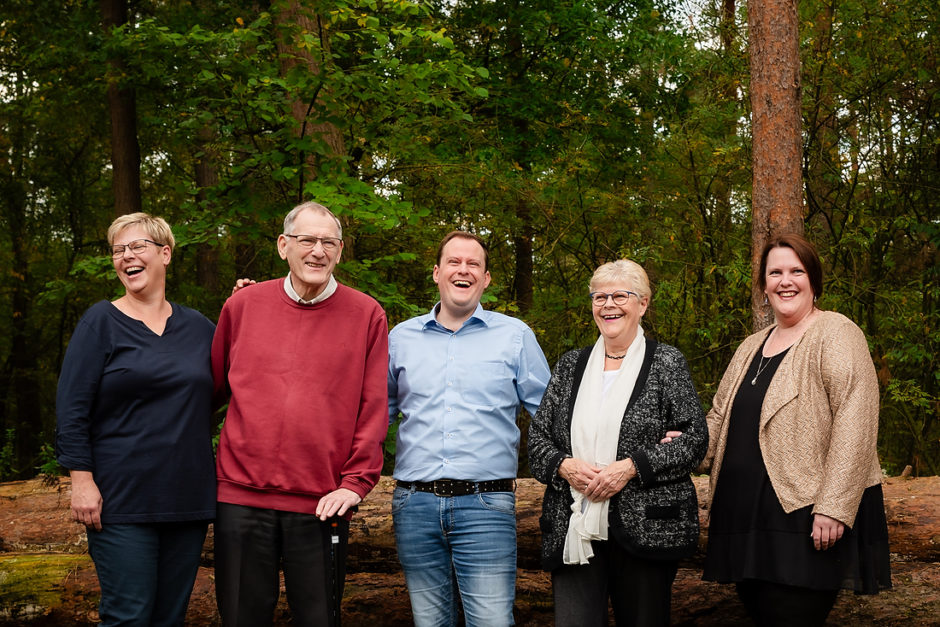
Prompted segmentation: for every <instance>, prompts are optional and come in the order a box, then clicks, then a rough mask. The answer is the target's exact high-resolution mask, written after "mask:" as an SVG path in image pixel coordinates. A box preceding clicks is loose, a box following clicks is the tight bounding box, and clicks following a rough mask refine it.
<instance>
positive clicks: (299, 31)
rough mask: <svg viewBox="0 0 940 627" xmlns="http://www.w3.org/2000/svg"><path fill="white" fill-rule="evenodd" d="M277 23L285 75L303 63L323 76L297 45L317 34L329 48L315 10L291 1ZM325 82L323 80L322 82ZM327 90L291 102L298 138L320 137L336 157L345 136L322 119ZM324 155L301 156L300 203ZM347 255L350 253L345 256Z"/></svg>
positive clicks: (297, 96)
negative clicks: (305, 185)
mask: <svg viewBox="0 0 940 627" xmlns="http://www.w3.org/2000/svg"><path fill="white" fill-rule="evenodd" d="M277 23H278V25H279V26H280V27H282V29H283V33H282V35H281V36H280V37H279V38H278V42H277V49H278V52H279V53H280V57H281V74H282V75H283V76H287V74H288V73H289V72H290V71H291V70H292V69H293V68H295V67H297V66H298V65H303V66H304V67H305V68H306V69H307V71H308V72H310V74H311V75H312V76H320V75H321V67H320V60H319V59H317V58H316V57H315V56H314V54H313V53H312V52H311V51H310V50H309V49H308V48H306V47H304V46H300V45H297V40H298V38H299V37H301V36H303V35H304V34H314V35H316V36H317V38H318V39H319V40H320V49H321V50H322V51H323V52H324V53H326V52H328V51H329V36H328V33H327V32H326V26H325V24H324V23H323V20H321V19H320V16H319V15H316V14H315V13H314V12H313V10H308V9H306V8H305V7H302V6H301V3H300V1H299V0H287V1H286V2H284V3H282V4H281V5H280V11H279V13H278V16H277ZM321 85H322V83H321ZM322 95H323V91H322V89H321V87H317V88H316V89H315V90H314V91H312V92H311V93H304V94H295V95H294V98H293V101H292V102H291V112H292V113H293V116H294V120H296V122H297V127H296V129H295V134H296V135H297V137H300V138H302V137H316V138H318V139H319V140H320V141H322V142H323V143H324V144H325V145H326V150H325V155H327V156H328V157H330V158H332V157H336V156H340V155H344V154H345V153H346V148H345V142H344V141H343V135H342V133H341V132H340V130H339V129H338V128H337V127H336V125H334V124H332V123H330V122H325V121H322V113H321V112H324V111H325V104H324V99H323V98H322ZM320 157H321V154H320V153H317V152H311V153H307V154H302V155H300V158H299V160H298V165H301V166H303V167H302V168H301V172H302V175H301V178H300V185H299V187H298V189H297V198H296V200H297V201H298V202H302V201H303V200H305V198H303V187H304V182H305V181H308V180H313V179H315V178H317V174H318V172H319V169H320V167H321V159H320ZM314 200H315V199H314ZM344 256H346V255H344Z"/></svg>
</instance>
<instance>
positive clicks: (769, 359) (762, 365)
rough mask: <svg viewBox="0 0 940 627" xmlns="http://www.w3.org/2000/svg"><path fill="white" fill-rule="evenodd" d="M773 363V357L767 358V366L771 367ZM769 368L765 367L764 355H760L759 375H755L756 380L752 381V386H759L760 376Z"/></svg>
mask: <svg viewBox="0 0 940 627" xmlns="http://www.w3.org/2000/svg"><path fill="white" fill-rule="evenodd" d="M771 361H773V357H768V358H767V366H769V365H770V362H771ZM767 366H765V365H764V353H761V355H760V363H758V364H757V374H755V375H754V378H753V379H751V385H757V377H759V376H760V373H762V372H763V371H764V370H766V369H767Z"/></svg>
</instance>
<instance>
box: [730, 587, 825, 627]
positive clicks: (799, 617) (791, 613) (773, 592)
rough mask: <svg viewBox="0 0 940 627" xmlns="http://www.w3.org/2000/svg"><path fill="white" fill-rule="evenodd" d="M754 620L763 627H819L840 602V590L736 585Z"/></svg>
mask: <svg viewBox="0 0 940 627" xmlns="http://www.w3.org/2000/svg"><path fill="white" fill-rule="evenodd" d="M736 587H737V590H738V596H739V597H740V598H741V602H742V603H744V607H745V609H746V610H747V613H748V615H749V616H750V617H751V620H753V621H754V624H755V625H759V626H760V627H791V626H792V625H798V626H799V627H819V626H821V625H824V624H825V623H826V617H827V616H829V612H830V611H832V606H833V605H835V603H836V597H837V596H838V595H839V591H838V590H812V589H810V588H801V587H799V586H787V585H784V584H781V583H773V582H770V581H757V580H753V579H748V580H745V581H742V582H740V583H738V584H737V585H736Z"/></svg>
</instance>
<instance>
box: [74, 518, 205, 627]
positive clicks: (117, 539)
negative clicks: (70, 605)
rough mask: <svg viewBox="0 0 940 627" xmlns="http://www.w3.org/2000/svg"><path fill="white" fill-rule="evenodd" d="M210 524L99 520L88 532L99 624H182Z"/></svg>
mask: <svg viewBox="0 0 940 627" xmlns="http://www.w3.org/2000/svg"><path fill="white" fill-rule="evenodd" d="M208 527H209V522H208V521H205V520H200V521H195V522H167V523H140V524H115V523H104V525H103V526H102V529H101V531H94V530H89V531H88V552H89V553H90V554H91V559H93V560H94V562H95V570H97V572H98V582H99V583H100V584H101V603H100V605H99V606H98V614H99V616H100V618H101V625H105V626H107V625H135V626H140V627H171V626H177V625H182V624H183V621H184V619H185V618H186V608H187V607H188V606H189V597H190V595H191V594H192V592H193V582H194V581H195V580H196V573H197V572H198V571H199V558H200V556H201V555H202V543H203V541H204V540H205V539H206V529H207V528H208Z"/></svg>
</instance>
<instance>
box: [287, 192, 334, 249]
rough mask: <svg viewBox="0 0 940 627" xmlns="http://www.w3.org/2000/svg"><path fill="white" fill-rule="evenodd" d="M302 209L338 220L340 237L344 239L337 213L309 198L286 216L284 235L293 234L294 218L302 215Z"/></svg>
mask: <svg viewBox="0 0 940 627" xmlns="http://www.w3.org/2000/svg"><path fill="white" fill-rule="evenodd" d="M302 211H313V212H314V213H318V214H320V215H323V216H329V217H331V218H333V220H335V221H336V228H337V230H338V231H339V238H340V239H343V225H342V223H340V221H339V218H337V217H336V214H335V213H333V212H332V211H330V210H329V209H327V208H326V207H324V206H323V205H321V204H320V203H318V202H313V201H312V200H308V201H307V202H305V203H301V204H299V205H297V206H296V207H294V208H293V209H291V210H290V213H288V214H287V215H286V216H284V235H292V234H293V230H294V220H296V219H297V216H298V215H300V213H301V212H302Z"/></svg>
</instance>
